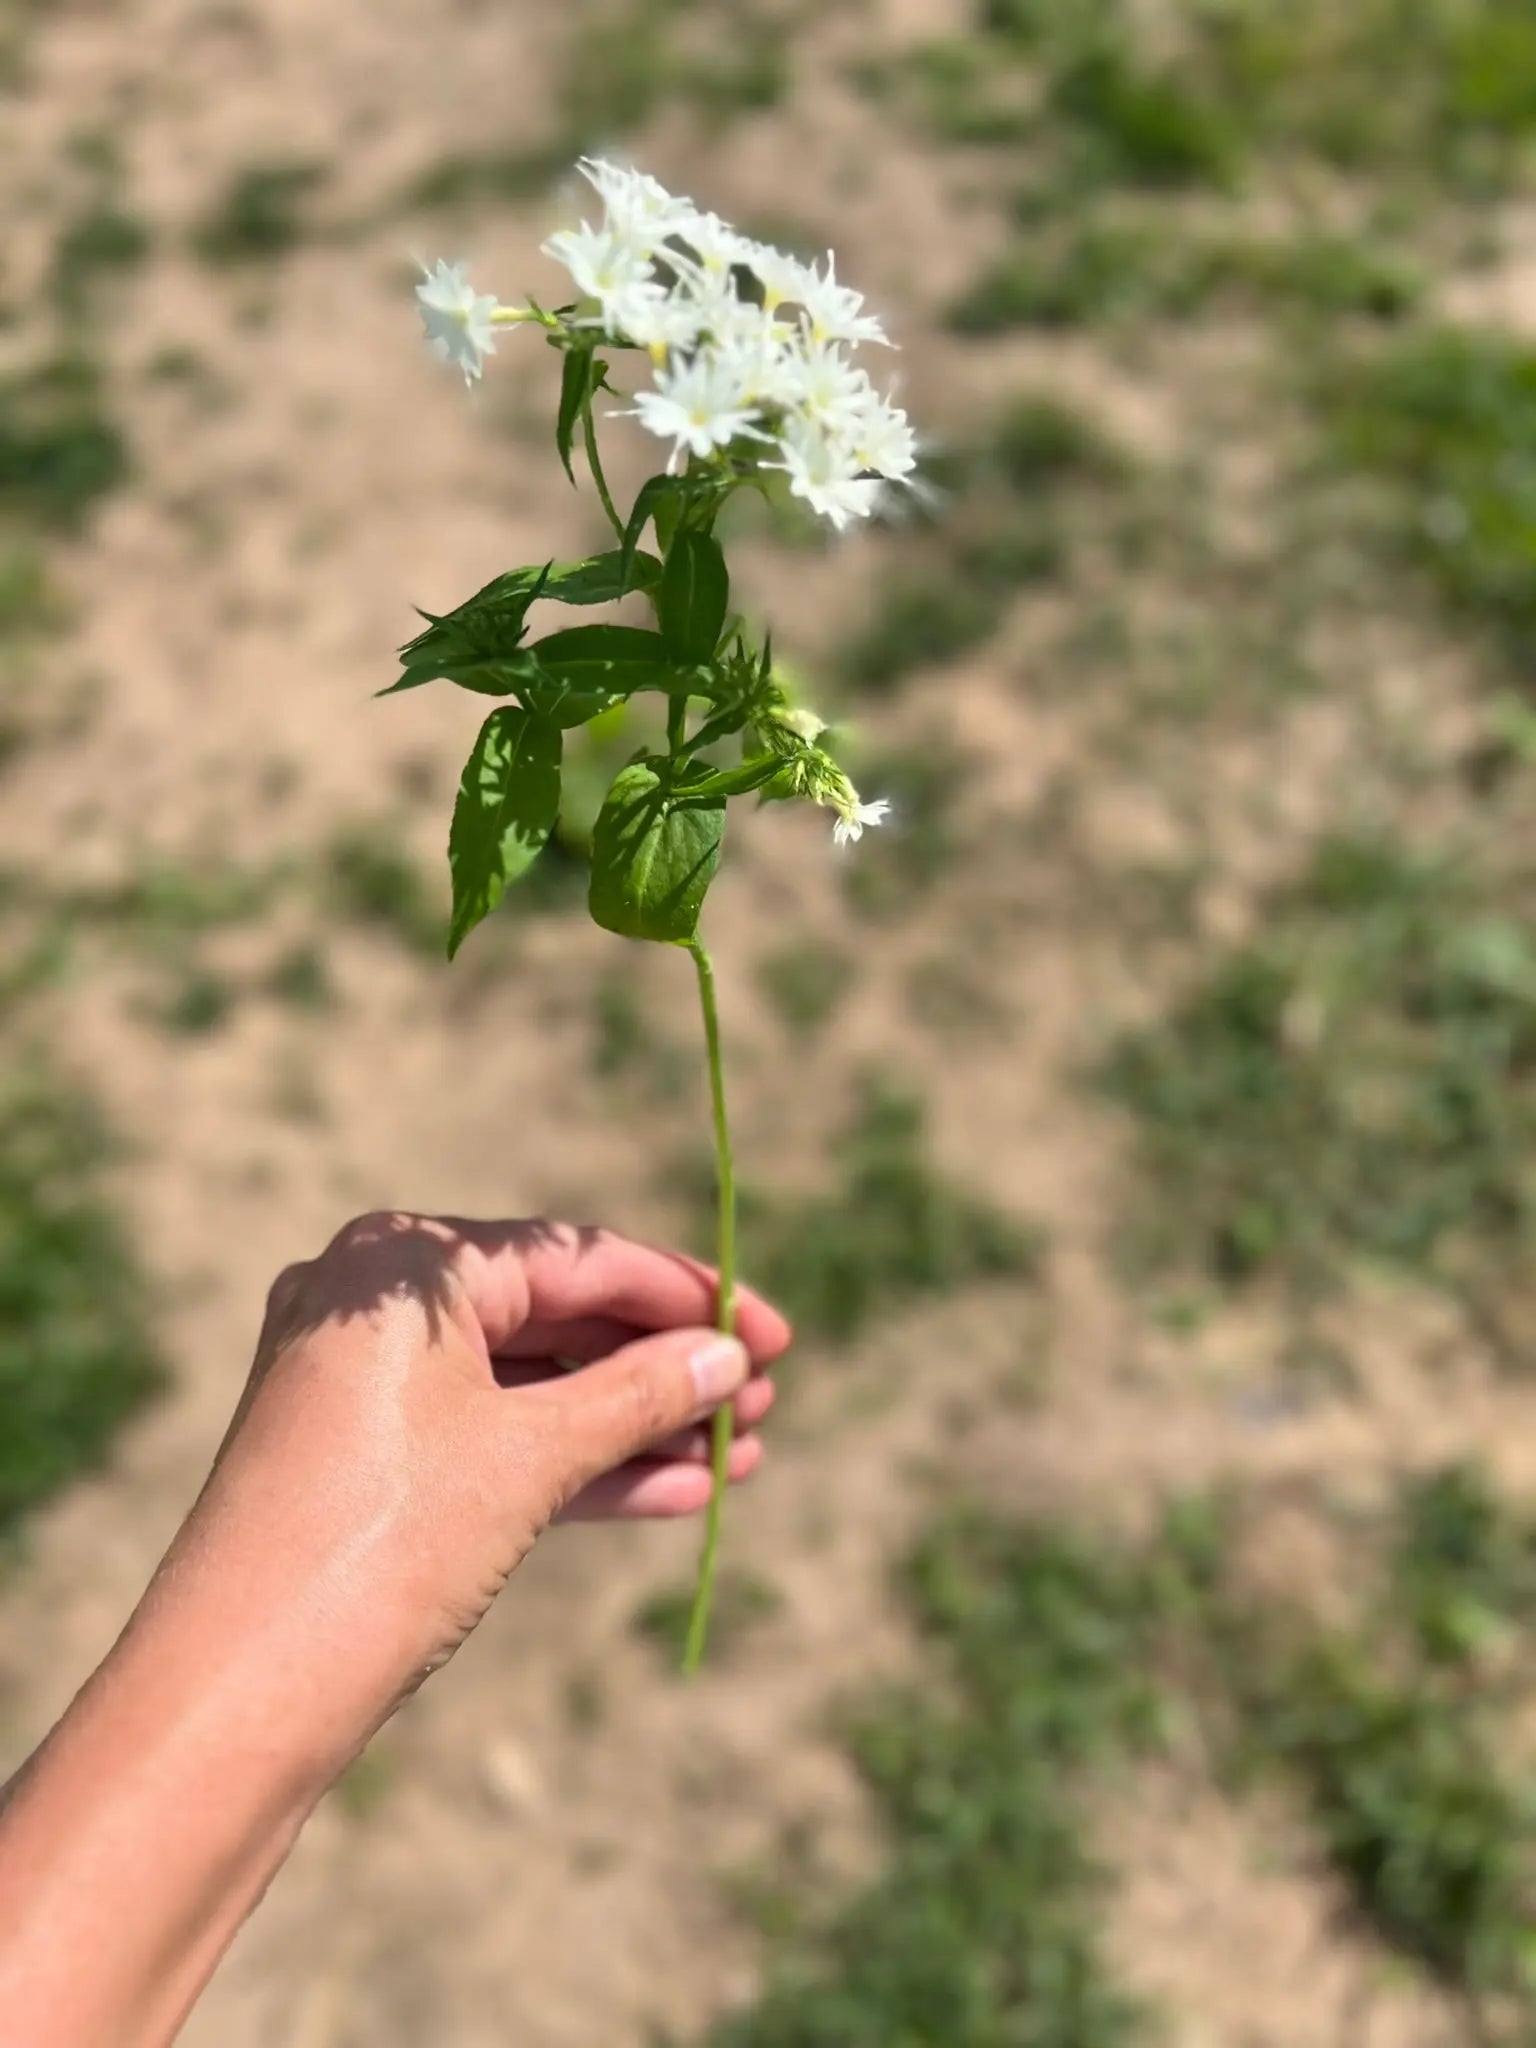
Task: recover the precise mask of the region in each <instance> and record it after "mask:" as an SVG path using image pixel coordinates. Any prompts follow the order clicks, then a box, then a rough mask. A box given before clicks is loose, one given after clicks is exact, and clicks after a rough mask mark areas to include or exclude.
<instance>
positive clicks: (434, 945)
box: [324, 819, 447, 959]
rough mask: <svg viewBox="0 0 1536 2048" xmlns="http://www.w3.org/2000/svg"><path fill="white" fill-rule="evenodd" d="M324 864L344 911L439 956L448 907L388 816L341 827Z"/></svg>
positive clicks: (413, 948)
mask: <svg viewBox="0 0 1536 2048" xmlns="http://www.w3.org/2000/svg"><path fill="white" fill-rule="evenodd" d="M324 865H325V882H326V886H327V889H328V892H329V894H330V896H331V898H332V901H333V902H334V904H335V907H336V911H337V914H338V915H339V916H341V917H343V918H346V919H349V920H350V921H351V922H352V923H354V924H358V925H363V926H365V927H370V928H372V929H374V930H377V931H383V932H387V933H388V934H389V935H390V936H391V937H392V938H395V939H397V940H398V941H399V943H400V944H401V945H402V946H404V947H405V948H406V950H407V951H408V952H412V953H417V954H420V955H421V956H422V957H423V958H424V959H436V958H438V957H440V955H441V953H442V950H443V945H444V942H445V935H446V932H447V911H446V909H445V907H444V905H443V903H442V901H441V900H440V898H439V896H438V893H437V891H436V890H435V889H433V888H431V887H429V885H428V883H427V880H426V877H425V876H424V875H423V873H422V871H421V868H420V867H419V866H418V864H417V863H416V861H415V860H413V859H412V857H411V856H410V854H408V853H407V852H405V851H404V849H403V847H402V844H401V835H400V833H399V831H398V830H397V829H396V828H395V827H393V826H392V825H391V824H390V823H389V822H388V821H387V820H384V819H375V820H372V821H363V822H359V823H357V824H354V825H350V826H348V827H347V828H346V829H345V830H343V831H341V832H339V833H338V834H337V835H336V837H335V838H334V839H333V840H332V841H331V843H330V846H329V847H328V849H327V851H326V855H325V864H324Z"/></svg>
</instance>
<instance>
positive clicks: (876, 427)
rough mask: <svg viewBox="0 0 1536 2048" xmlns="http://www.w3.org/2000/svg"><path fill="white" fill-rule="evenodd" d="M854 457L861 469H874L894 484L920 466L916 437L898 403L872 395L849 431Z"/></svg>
mask: <svg viewBox="0 0 1536 2048" xmlns="http://www.w3.org/2000/svg"><path fill="white" fill-rule="evenodd" d="M849 440H850V442H851V443H852V447H853V454H854V459H855V460H856V461H857V463H858V465H859V467H860V468H861V469H873V470H876V471H878V472H879V474H880V475H881V476H883V477H888V478H889V479H890V480H891V481H892V482H893V483H900V482H902V481H903V480H904V479H905V478H907V477H909V476H911V474H912V472H913V470H914V469H916V467H917V436H916V435H915V434H914V433H913V431H912V423H911V421H910V420H909V419H908V418H907V416H906V414H905V413H904V412H903V411H902V409H901V407H900V406H899V405H892V404H891V402H890V400H889V399H887V398H880V397H878V396H873V395H872V402H871V403H870V404H869V405H868V406H867V407H866V408H865V409H864V412H863V413H862V415H861V416H860V417H859V419H858V420H857V421H856V422H855V423H854V425H853V428H852V430H851V432H850V434H849Z"/></svg>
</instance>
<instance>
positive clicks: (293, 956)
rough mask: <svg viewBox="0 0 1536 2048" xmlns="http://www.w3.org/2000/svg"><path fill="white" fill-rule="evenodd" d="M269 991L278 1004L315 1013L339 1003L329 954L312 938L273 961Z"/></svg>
mask: <svg viewBox="0 0 1536 2048" xmlns="http://www.w3.org/2000/svg"><path fill="white" fill-rule="evenodd" d="M266 991H267V994H268V995H270V996H271V997H272V998H273V1000H274V1001H275V1002H279V1003H286V1004H287V1005H288V1006H289V1008H290V1009H294V1010H308V1011H310V1012H312V1013H315V1014H318V1013H320V1012H321V1011H325V1010H329V1009H332V1008H333V1007H334V1006H335V1002H336V984H335V982H334V980H333V979H332V976H331V970H330V968H329V966H328V965H327V964H326V958H325V955H324V953H322V952H321V950H320V948H319V947H318V946H317V945H315V944H314V942H313V941H312V940H310V939H302V940H300V941H299V942H298V944H296V945H294V946H290V947H289V948H288V950H287V951H286V952H285V953H283V954H281V955H280V957H279V958H278V959H277V960H275V961H274V962H273V964H272V967H271V970H270V972H269V973H268V975H267V978H266Z"/></svg>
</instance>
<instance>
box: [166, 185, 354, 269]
mask: <svg viewBox="0 0 1536 2048" xmlns="http://www.w3.org/2000/svg"><path fill="white" fill-rule="evenodd" d="M324 181H325V171H324V169H323V167H322V166H321V165H319V164H315V163H308V162H284V163H266V164H247V165H246V166H245V168H244V169H243V170H240V171H237V172H236V173H235V174H234V176H233V177H232V178H231V179H230V181H229V184H228V185H227V186H226V188H225V190H224V192H223V194H222V195H221V196H220V198H219V199H218V201H217V202H216V203H215V204H214V206H213V207H212V208H211V209H210V210H209V212H208V213H207V214H206V215H205V216H204V218H203V220H202V222H201V223H200V225H199V226H198V228H197V229H196V231H195V232H194V234H193V237H192V246H193V248H194V249H195V250H196V252H197V254H198V255H199V256H201V257H202V259H203V261H204V262H205V263H213V264H219V265H233V264H242V263H267V262H270V261H272V259H273V258H274V257H278V256H284V255H286V254H287V253H288V251H289V250H290V249H292V248H294V247H295V246H296V245H297V244H298V243H299V242H301V241H302V240H303V239H304V237H305V236H306V234H307V233H308V232H309V225H308V220H307V217H306V206H307V203H308V201H309V200H310V199H311V198H312V197H313V195H314V193H315V192H316V191H317V189H318V188H319V187H320V185H322V184H323V183H324Z"/></svg>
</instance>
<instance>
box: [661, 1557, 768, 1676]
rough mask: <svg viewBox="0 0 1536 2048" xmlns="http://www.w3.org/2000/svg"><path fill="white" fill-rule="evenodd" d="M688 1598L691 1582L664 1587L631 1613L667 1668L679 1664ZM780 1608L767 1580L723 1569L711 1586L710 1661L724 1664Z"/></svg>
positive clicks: (685, 1634)
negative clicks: (713, 1596) (713, 1586)
mask: <svg viewBox="0 0 1536 2048" xmlns="http://www.w3.org/2000/svg"><path fill="white" fill-rule="evenodd" d="M693 1595H694V1589H693V1587H692V1585H691V1584H690V1585H686V1586H666V1587H663V1588H662V1589H661V1590H660V1591H658V1592H655V1593H652V1594H651V1595H650V1596H649V1597H648V1598H647V1599H645V1600H643V1601H642V1602H641V1604H640V1606H639V1607H638V1608H637V1609H636V1611H635V1622H634V1625H635V1629H636V1631H637V1633H639V1634H640V1635H642V1636H644V1637H645V1639H646V1640H647V1641H648V1642H650V1643H653V1644H654V1645H655V1647H656V1649H657V1650H658V1651H659V1652H660V1654H661V1656H662V1657H663V1659H664V1660H665V1662H666V1664H667V1667H668V1669H669V1670H676V1669H677V1667H678V1665H679V1664H680V1663H681V1662H682V1656H683V1646H684V1644H685V1643H686V1642H687V1640H688V1621H689V1617H690V1616H691V1614H692V1612H693ZM783 1604H784V1603H783V1596H782V1594H781V1593H780V1592H779V1589H778V1587H777V1586H775V1585H774V1583H773V1581H772V1580H771V1579H765V1578H764V1577H763V1576H762V1574H761V1573H759V1572H750V1571H743V1570H741V1569H739V1568H733V1567H732V1566H729V1565H727V1566H726V1567H725V1569H724V1570H723V1571H722V1572H721V1573H720V1577H719V1580H718V1582H717V1584H716V1587H715V1604H714V1609H713V1612H712V1615H711V1619H710V1625H709V1651H710V1658H711V1661H712V1662H713V1661H719V1660H725V1661H729V1659H730V1657H731V1656H732V1655H733V1653H734V1652H735V1651H736V1650H738V1649H739V1648H740V1647H741V1645H742V1643H743V1642H744V1641H745V1640H746V1639H747V1638H748V1637H749V1636H750V1635H751V1633H752V1631H753V1629H755V1628H757V1627H758V1626H759V1625H760V1624H761V1623H762V1622H765V1621H771V1620H772V1619H773V1617H774V1615H776V1614H777V1613H778V1611H779V1609H780V1608H781V1607H782V1606H783Z"/></svg>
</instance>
